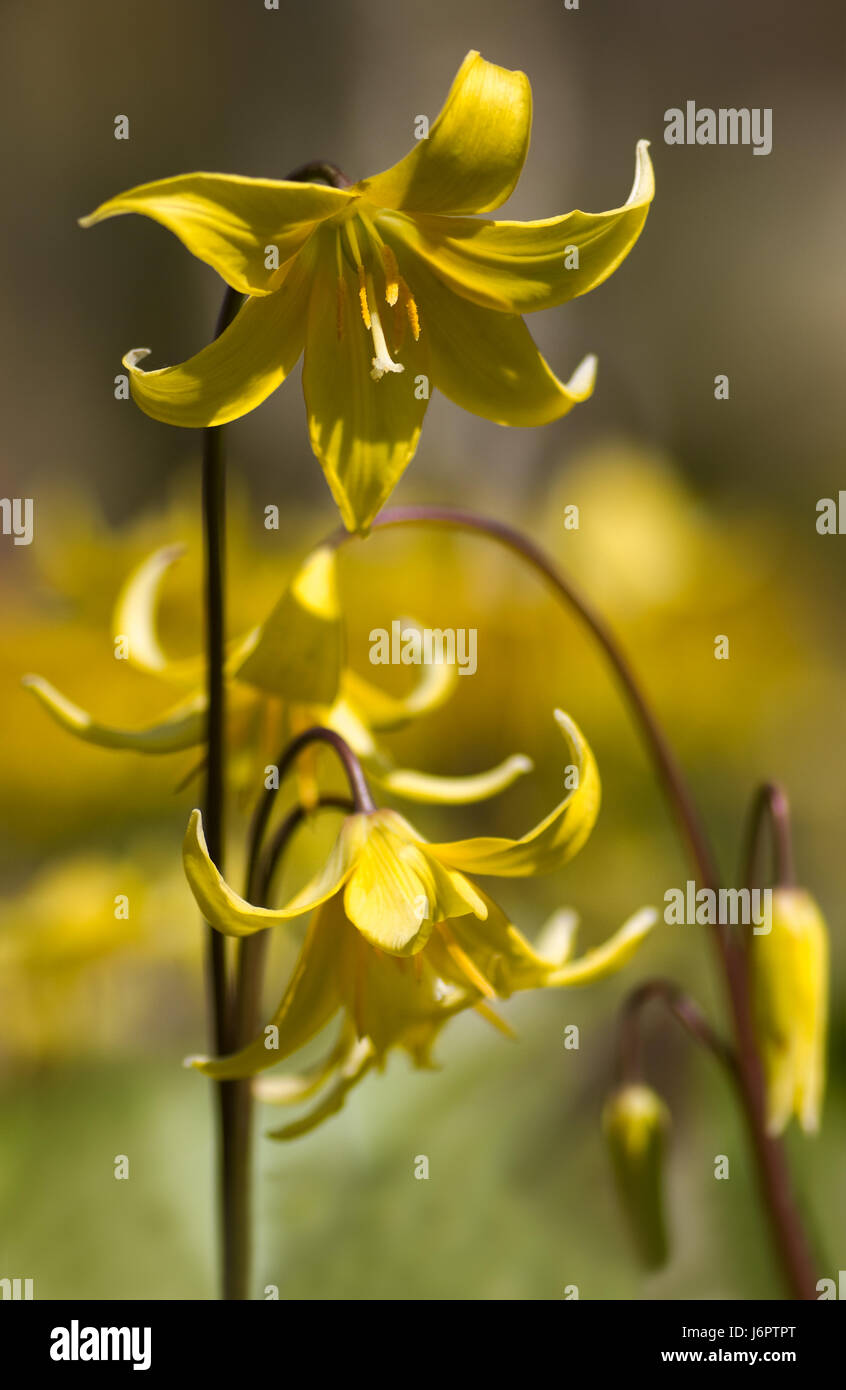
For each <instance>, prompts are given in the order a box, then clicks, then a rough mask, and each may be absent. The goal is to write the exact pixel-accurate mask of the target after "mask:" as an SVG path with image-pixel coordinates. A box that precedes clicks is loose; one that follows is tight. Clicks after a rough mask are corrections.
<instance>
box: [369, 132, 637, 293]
mask: <svg viewBox="0 0 846 1390" xmlns="http://www.w3.org/2000/svg"><path fill="white" fill-rule="evenodd" d="M654 195H655V179H654V175H653V171H652V163H651V161H650V158H649V141H648V140H641V141H639V142H638V146H637V155H636V164H635V180H634V186H633V187H632V191H631V193H630V195H629V198H628V201H627V202H626V203H624V204H623V206H622V207H618V208H613V209H612V210H611V211H610V212H598V213H592V212H578V211H576V212H568V213H566V214H565V215H564V216H562V217H548V218H545V219H543V220H542V221H539V222H490V221H480V220H479V219H477V218H454V217H431V216H424V217H414V218H411V217H409V216H406V215H403V214H401V213H390V212H389V213H383V214H381V215H380V217H379V218H378V219H377V222H378V226H379V229H380V231H381V232H382V233H383V235H384V236H385V237H386V238H388V239H389V240H397V241H399V242H400V243H402V244H404V245H410V246H412V247H413V248H414V249H415V250H416V251H417V252H419V254H420V255H421V256H422V257H423V258H424V259H425V260H426V261H427V263H428V264H429V266H430V267H431V268H432V270H434V272H435V273H436V274H437V275H438V276H439V277H440V278H441V280H443V281H444V282H445V283H446V284H447V285H448V286H449V288H450V289H452V290H454V291H455V292H456V293H457V294H460V295H463V296H464V297H465V298H466V299H470V300H472V301H473V302H474V303H475V304H480V305H482V306H483V307H485V308H488V309H498V310H500V311H501V312H505V313H512V314H514V313H516V314H525V313H532V312H534V311H536V310H538V309H548V308H551V307H552V306H553V305H555V304H563V303H565V302H566V301H567V300H569V299H575V298H577V296H578V295H582V294H587V292H588V290H592V289H595V288H596V286H597V285H601V284H602V282H603V280H607V279H608V276H609V275H611V274H612V273H613V271H615V270H616V269H617V267H618V266H619V265H620V263H621V261H623V260H625V258H626V256H627V255H628V254H629V252H630V251H631V249H632V247H633V246H634V244H635V242H636V241H637V239H638V237H639V236H640V233H641V231H642V230H643V226H644V223H645V222H646V215H647V213H648V211H649V205H650V203H651V201H652V199H653V197H654Z"/></svg>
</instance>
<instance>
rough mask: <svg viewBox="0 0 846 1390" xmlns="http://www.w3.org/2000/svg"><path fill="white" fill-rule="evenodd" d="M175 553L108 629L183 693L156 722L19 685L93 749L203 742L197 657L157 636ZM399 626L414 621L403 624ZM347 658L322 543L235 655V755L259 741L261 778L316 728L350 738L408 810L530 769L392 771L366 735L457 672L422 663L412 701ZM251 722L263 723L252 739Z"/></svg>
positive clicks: (149, 565)
mask: <svg viewBox="0 0 846 1390" xmlns="http://www.w3.org/2000/svg"><path fill="white" fill-rule="evenodd" d="M181 554H182V550H181V547H179V546H165V547H163V548H162V549H160V550H157V551H155V552H154V553H153V554H152V555H150V556H148V558H147V559H146V560H145V561H144V562H143V563H142V564H141V565H140V566H139V567H138V568H137V569H136V570H135V571H134V572H133V573H132V575H131V576H130V578H129V580H128V581H127V583H126V585H125V586H124V589H123V591H122V593H121V594H120V596H119V598H118V601H117V604H116V607H115V614H114V620H113V622H114V632H115V634H116V637H118V638H119V639H120V640H121V641H123V642H124V643H125V646H126V654H127V661H128V662H129V663H131V664H132V665H134V666H135V667H137V668H138V669H139V670H141V671H144V672H146V673H147V674H152V675H156V676H158V677H160V678H161V679H162V680H164V681H167V682H168V683H170V684H171V685H175V686H177V687H179V688H181V689H182V691H183V694H182V696H181V698H180V699H179V700H178V701H177V703H176V704H175V705H173V706H171V707H170V708H169V709H168V710H167V711H166V712H165V714H164V715H163V717H162V718H161V719H159V720H158V721H157V722H156V723H154V724H151V725H147V726H146V727H144V728H140V729H124V728H119V727H116V726H114V725H111V724H105V723H102V722H101V721H99V720H96V719H94V718H93V717H92V716H91V715H90V714H88V713H87V711H85V710H83V709H81V708H80V707H79V706H78V705H75V704H74V703H73V702H72V701H71V700H69V699H68V698H67V697H66V696H64V695H63V694H61V693H60V691H58V690H57V689H56V688H55V686H53V685H51V684H50V682H49V681H46V680H44V679H43V678H42V677H41V676H26V677H25V678H24V684H25V686H26V687H27V688H28V689H29V690H31V691H32V693H33V694H34V695H35V696H36V697H37V698H38V699H39V700H40V702H41V703H42V705H43V706H44V707H45V709H47V711H48V712H49V713H50V714H51V715H52V717H53V718H54V719H55V720H56V721H57V723H59V724H60V725H61V726H62V728H64V729H66V730H67V731H68V732H69V733H72V734H74V735H75V736H76V737H77V738H80V739H82V740H84V741H85V742H87V743H92V744H95V745H97V746H98V747H100V748H114V749H121V750H124V751H135V752H139V753H148V754H164V753H174V752H180V751H183V750H185V749H189V748H194V747H198V746H201V745H202V744H203V743H204V742H205V737H206V695H205V691H204V689H203V685H202V678H203V669H204V662H203V658H202V657H199V656H198V657H193V658H188V659H184V660H174V659H172V658H170V657H169V656H168V655H167V654H166V652H165V651H164V649H163V647H162V645H161V642H160V640H159V636H158V631H157V622H156V614H157V607H158V600H159V594H160V589H161V584H162V581H163V579H164V577H165V575H166V574H167V572H168V571H169V569H170V568H171V566H172V565H173V564H174V563H175V562H176V560H177V559H178V558H179V557H180V555H181ZM405 626H406V628H408V627H413V626H415V624H413V623H411V621H410V620H408V619H406V620H405ZM343 657H344V653H343V627H342V621H341V610H340V605H339V600H338V592H337V580H336V558H335V552H334V550H332V549H331V548H329V547H326V546H321V547H320V548H319V549H317V550H315V551H313V552H312V553H311V554H310V555H309V556H308V557H307V559H306V560H305V562H304V563H303V565H302V566H301V567H300V569H299V570H298V571H297V573H296V574H295V575H294V578H293V579H292V581H291V583H290V585H289V586H288V588H287V589H286V590H285V592H284V593H283V595H282V597H281V599H280V600H279V602H278V603H277V604H276V607H275V608H274V609H273V611H272V612H271V613H270V615H269V617H268V618H267V620H266V621H265V622H264V623H263V624H262V626H261V627H258V628H256V629H254V630H253V631H252V632H250V633H248V634H247V635H246V636H245V637H242V638H240V639H239V640H237V641H236V642H234V643H233V644H232V646H231V649H230V653H229V656H228V658H227V662H226V675H227V678H228V686H229V706H230V714H231V724H232V729H231V732H232V734H233V742H234V744H235V746H236V748H237V747H238V746H239V745H240V746H242V747H243V746H244V745H245V743H249V742H250V741H252V742H254V743H255V742H258V745H259V747H258V750H257V752H258V757H259V763H260V769H261V770H263V769H264V767H265V765H266V763H267V760H268V759H270V758H272V757H274V756H276V755H277V754H278V752H279V750H280V748H281V747H282V746H283V745H284V744H285V743H287V742H290V740H291V738H292V737H294V736H295V735H296V734H297V733H299V732H301V731H302V730H304V729H306V728H310V727H312V726H314V725H315V724H321V725H323V726H325V727H327V728H331V729H334V730H335V732H336V733H339V734H340V735H341V737H342V738H344V739H345V740H346V742H347V743H348V744H349V745H350V747H351V748H352V750H353V752H354V753H355V754H356V755H357V757H358V758H359V759H360V761H361V762H362V764H363V765H364V767H365V768H366V770H367V772H368V775H369V776H370V777H371V779H372V780H373V781H374V782H377V783H378V784H379V785H380V786H382V787H384V788H385V790H387V791H389V792H391V793H393V794H395V795H397V796H401V797H405V798H407V799H409V800H413V801H429V802H438V803H459V802H466V801H480V800H483V799H484V798H486V797H490V796H494V795H496V794H497V793H498V792H501V791H503V790H504V789H505V788H506V787H508V786H510V785H511V784H512V782H514V781H515V780H516V779H517V778H518V777H519V776H520V775H521V774H522V773H524V772H528V771H530V770H531V767H532V764H531V761H530V759H529V758H527V757H525V756H523V755H514V756H512V757H509V758H506V759H505V760H504V761H503V762H501V763H500V764H499V765H498V766H497V767H494V768H491V769H490V770H488V771H484V772H479V773H475V774H472V775H470V776H466V777H438V776H434V775H432V774H429V773H423V772H417V771H414V770H412V769H410V768H397V767H394V766H393V764H392V762H391V759H390V757H389V756H388V755H387V753H385V752H384V751H383V750H382V749H380V747H379V745H378V743H377V742H376V739H375V738H374V734H376V733H378V732H380V731H388V730H392V729H397V728H400V727H402V725H404V724H407V723H408V722H409V721H410V720H413V719H417V718H420V717H421V716H422V715H425V714H428V713H430V712H431V711H433V710H435V709H437V708H438V707H439V706H440V705H442V704H443V703H444V701H445V700H447V699H448V698H449V696H450V695H451V693H452V692H453V690H454V688H455V685H456V683H457V679H458V676H457V669H456V667H455V666H454V665H453V666H451V665H448V664H446V663H434V664H430V665H429V666H426V667H424V669H423V675H422V677H421V679H420V681H419V682H418V684H417V685H416V686H415V687H414V688H413V689H412V691H411V692H410V693H409V694H408V695H405V696H395V695H389V694H388V693H387V692H385V691H382V690H380V689H378V687H376V686H373V685H371V684H370V682H369V681H367V680H365V679H364V678H363V677H362V676H360V675H358V673H357V672H355V671H353V670H351V669H350V668H349V667H347V666H346V665H345V664H344V659H343ZM257 716H258V719H257ZM256 723H260V727H259V728H258V729H257V730H256V728H255V725H256ZM254 763H255V758H252V759H250V762H249V766H248V767H247V769H246V770H245V775H244V778H243V780H244V782H245V783H246V785H247V786H248V787H252V788H254V787H255V786H256V783H257V780H258V776H259V772H258V771H257V769H256V767H255V765H254Z"/></svg>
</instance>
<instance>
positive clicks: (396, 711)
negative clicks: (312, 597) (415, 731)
mask: <svg viewBox="0 0 846 1390" xmlns="http://www.w3.org/2000/svg"><path fill="white" fill-rule="evenodd" d="M399 622H400V632H401V633H405V632H408V631H409V630H411V631H413V632H417V633H420V634H422V633H423V632H424V629H423V628H422V627H421V625H420V623H417V622H415V620H414V619H413V618H401V619H400V620H399ZM421 640H422V638H421ZM457 685H458V666H457V665H456V663H455V662H449V661H437V660H433V661H424V662H423V663H422V664H421V667H420V678H419V680H418V681H417V682H416V683H415V685H414V686H413V687H412V689H411V690H410V691H409V692H408V694H407V695H389V694H388V692H387V691H385V690H380V689H379V687H378V686H375V685H372V684H371V682H370V681H368V680H365V678H364V677H363V676H360V675H358V674H357V672H355V671H352V670H349V669H348V670H346V671H344V675H343V679H342V682H341V689H342V691H343V693H344V696H345V698H346V700H347V702H348V703H349V704H350V705H351V706H352V707H353V709H354V710H355V712H356V713H357V714H358V715H359V716H360V717H361V718H362V719H363V721H364V723H365V724H367V725H368V727H369V728H371V729H373V730H375V731H380V730H382V731H387V730H391V729H401V728H402V727H403V725H404V724H407V723H409V721H410V720H412V719H420V718H421V717H422V716H423V715H425V714H431V713H432V712H433V711H434V710H436V709H440V708H441V706H442V705H443V704H445V703H446V701H447V700H448V699H449V698H450V696H451V695H452V694H453V693H454V691H455V689H456V687H457Z"/></svg>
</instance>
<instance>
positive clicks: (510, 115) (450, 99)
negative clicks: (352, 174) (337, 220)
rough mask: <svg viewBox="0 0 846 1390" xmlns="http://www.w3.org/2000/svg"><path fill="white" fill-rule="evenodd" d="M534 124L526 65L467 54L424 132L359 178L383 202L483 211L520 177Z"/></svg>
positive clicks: (425, 209)
mask: <svg viewBox="0 0 846 1390" xmlns="http://www.w3.org/2000/svg"><path fill="white" fill-rule="evenodd" d="M531 126H532V89H531V87H530V86H529V79H528V78H527V77H526V74H525V73H523V72H512V71H510V70H509V69H508V68H501V67H497V66H496V64H495V63H488V62H486V61H485V59H484V58H482V57H481V56H480V55H479V54H478V53H476V52H475V51H471V52H470V53H468V54H467V57H466V58H465V59H464V62H463V63H462V64H461V67H460V68H459V70H458V73H457V75H456V78H455V81H454V82H453V84H452V87H451V88H450V91H449V95H448V96H447V99H446V102H445V104H444V106H443V109H442V110H441V112H440V115H439V116H438V118H437V120H436V121H435V122H434V124H433V125H432V127H431V129H430V130H429V135H428V138H427V139H422V140H419V141H418V142H417V144H416V145H415V147H414V149H413V150H411V151H410V153H409V154H407V155H406V156H405V158H404V159H401V160H400V162H399V164H395V165H394V166H393V167H392V168H391V169H386V170H385V172H384V173H382V174H376V175H375V176H374V177H373V178H370V179H365V180H364V181H363V182H362V183H360V184H357V185H356V187H355V189H354V190H353V191H354V192H360V193H363V194H364V196H365V197H366V198H367V199H369V201H370V202H372V203H376V204H377V205H378V206H380V207H389V208H406V209H408V210H409V211H411V212H487V211H490V209H492V208H497V207H499V205H500V203H504V202H505V200H506V198H507V197H508V196H509V194H510V193H511V191H512V189H513V188H514V185H515V184H516V182H517V180H518V178H519V177H520V171H521V169H522V168H523V162H524V160H525V158H526V151H527V150H528V148H529V135H530V133H531Z"/></svg>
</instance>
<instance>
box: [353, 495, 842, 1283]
mask: <svg viewBox="0 0 846 1390" xmlns="http://www.w3.org/2000/svg"><path fill="white" fill-rule="evenodd" d="M407 525H440V526H446V527H451V528H452V529H454V530H459V531H467V532H470V533H471V534H475V535H483V536H486V537H488V538H489V539H491V540H494V541H497V542H498V543H499V544H500V545H502V546H504V547H505V548H506V549H507V550H510V551H512V552H513V553H514V554H516V555H519V556H520V557H521V558H522V559H524V560H527V561H528V563H529V564H530V565H531V566H532V567H533V568H534V569H535V570H536V571H537V572H538V573H539V574H540V575H541V576H542V578H543V579H544V580H545V581H546V582H547V584H549V586H550V587H551V588H552V589H553V590H554V592H555V593H556V595H557V596H558V597H559V598H561V599H563V600H564V602H565V603H566V604H567V605H568V606H569V607H570V608H571V609H573V610H574V612H575V613H576V614H577V615H578V616H579V618H580V619H581V620H582V622H583V623H584V624H585V626H586V627H587V628H588V629H589V631H590V632H591V633H592V634H593V636H594V638H595V639H596V641H597V642H598V643H599V646H600V647H601V648H602V650H603V651H604V653H605V655H606V657H607V658H608V660H609V662H610V664H611V666H612V668H613V670H614V672H615V674H616V676H617V678H618V680H619V682H620V685H621V687H622V689H623V692H624V694H625V696H626V698H627V700H628V702H629V705H630V706H631V708H632V710H633V712H634V715H635V718H636V720H637V722H638V724H639V726H640V731H641V733H642V735H643V738H644V741H645V743H646V745H647V747H648V749H649V750H650V752H651V754H652V757H653V759H654V761H655V765H656V768H657V770H658V774H659V779H660V781H661V784H662V786H663V788H664V792H665V795H666V797H667V801H668V803H669V805H670V808H671V811H672V813H673V815H674V818H675V820H676V822H677V824H678V827H679V830H680V833H681V836H682V839H683V840H684V842H685V844H686V846H687V848H688V850H689V852H690V855H691V859H692V861H693V863H694V865H695V866H696V870H697V873H698V875H699V878H700V880H701V885H702V886H703V887H706V888H711V889H713V890H714V891H715V892H716V891H717V890H718V888H719V883H720V876H719V873H718V870H717V865H716V859H715V857H714V854H713V852H712V850H711V846H710V842H709V839H708V836H707V833H706V831H705V828H704V825H703V823H702V821H701V818H700V816H699V812H698V809H697V807H696V803H695V801H694V799H693V797H692V795H691V793H690V790H689V788H688V786H687V782H686V779H685V776H684V773H683V771H682V769H681V766H680V764H679V763H678V762H677V760H676V757H675V754H674V753H673V751H672V749H671V747H670V745H669V743H668V741H667V739H666V737H665V735H664V732H663V729H662V728H661V726H660V724H659V723H658V720H657V718H656V716H655V715H654V714H653V712H652V709H651V707H650V705H649V703H648V701H647V699H646V697H645V695H644V694H643V692H642V690H641V688H640V685H639V682H638V680H637V677H636V676H635V673H634V670H633V668H632V666H631V665H630V664H629V661H628V659H627V658H626V656H625V655H624V653H623V651H622V649H621V647H620V645H619V643H618V641H617V639H616V637H615V636H614V634H613V633H612V631H611V629H610V628H609V627H608V625H607V624H606V623H605V621H604V619H603V618H601V617H600V616H599V614H598V613H596V612H595V611H594V609H593V608H592V606H591V605H590V604H589V603H588V602H587V601H586V600H585V599H584V598H583V597H582V595H581V594H580V593H578V591H577V590H576V589H575V588H574V587H573V585H572V584H571V583H570V581H569V580H568V579H566V578H565V576H564V575H563V574H562V573H561V571H560V570H559V569H558V567H557V566H556V565H555V563H554V562H553V561H552V560H551V559H550V558H549V557H548V556H547V555H546V554H545V553H544V552H543V551H542V550H541V549H540V547H539V546H537V545H535V543H534V542H533V541H532V540H531V539H529V538H528V537H527V536H524V535H523V534H522V533H521V532H520V531H517V530H516V529H515V528H514V527H512V526H508V525H507V524H506V523H505V522H501V521H496V520H492V519H490V518H488V517H483V516H478V515H476V514H475V513H473V512H468V511H461V510H458V509H454V508H451V507H429V506H419V507H392V508H389V509H387V510H385V511H383V512H381V513H380V514H379V516H378V517H377V518H376V520H375V521H374V522H373V528H372V529H373V530H374V531H375V530H379V529H383V528H385V527H388V526H407ZM350 539H352V537H351V536H350V535H349V533H347V532H345V531H341V530H339V531H337V532H335V533H334V535H333V536H332V540H331V543H332V544H335V545H341V544H343V543H345V542H346V541H348V540H350ZM713 939H714V944H715V948H716V952H717V956H718V960H719V963H720V966H721V969H722V973H723V977H724V980H725V984H726V990H727V994H728V1002H729V1007H730V1012H731V1018H732V1026H733V1030H734V1035H735V1055H736V1058H737V1079H738V1094H739V1097H740V1101H741V1106H742V1110H743V1113H744V1117H745V1120H746V1124H747V1130H748V1133H749V1138H750V1142H751V1147H752V1151H753V1154H754V1157H755V1163H756V1168H757V1174H758V1185H759V1189H760V1193H761V1197H762V1201H763V1204H764V1209H765V1212H766V1214H767V1218H768V1222H769V1226H770V1230H771V1233H772V1238H773V1244H774V1247H775V1249H776V1251H777V1253H778V1256H779V1259H780V1262H781V1266H782V1270H783V1273H784V1277H785V1282H786V1285H787V1287H788V1289H789V1290H790V1294H791V1296H792V1297H793V1298H797V1299H808V1300H811V1299H816V1297H817V1289H816V1276H815V1267H814V1258H813V1255H812V1252H811V1249H810V1245H809V1242H808V1239H807V1236H806V1234H805V1230H804V1227H803V1223H802V1219H801V1216H800V1214H799V1211H798V1208H797V1206H796V1202H795V1198H794V1196H793V1191H792V1184H791V1180H790V1172H789V1169H788V1166H787V1158H786V1155H785V1151H784V1146H783V1144H782V1143H781V1141H780V1140H779V1139H776V1138H774V1137H773V1136H772V1135H769V1134H768V1133H767V1129H766V1109H765V1101H764V1078H763V1071H762V1068H761V1061H760V1057H759V1054H758V1047H757V1042H756V1038H755V1030H754V1025H753V1021H752V1013H751V1009H750V1002H749V988H748V976H747V961H746V953H745V952H744V951H743V949H742V947H741V945H740V943H739V942H738V941H737V940H735V939H734V938H733V937H732V936H731V935H730V934H729V932H728V930H727V927H726V925H725V924H724V923H720V924H719V925H717V926H716V927H715V928H714V929H713Z"/></svg>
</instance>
